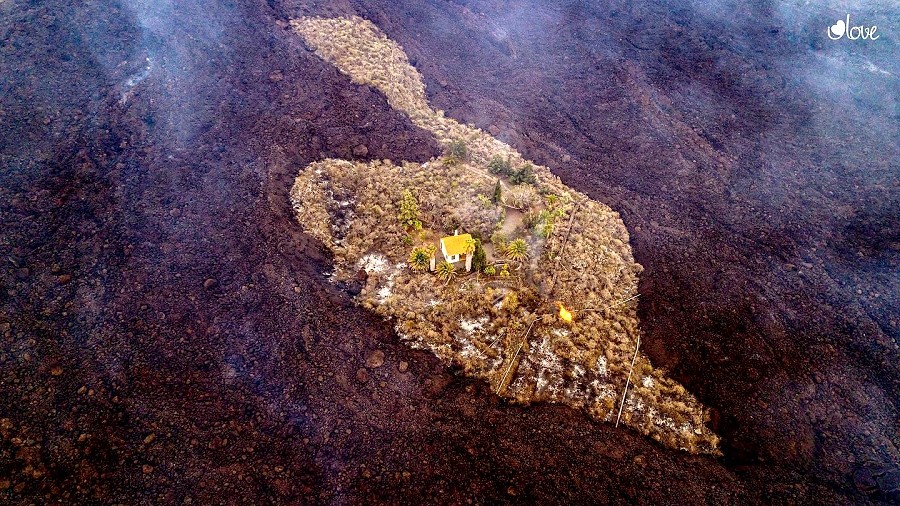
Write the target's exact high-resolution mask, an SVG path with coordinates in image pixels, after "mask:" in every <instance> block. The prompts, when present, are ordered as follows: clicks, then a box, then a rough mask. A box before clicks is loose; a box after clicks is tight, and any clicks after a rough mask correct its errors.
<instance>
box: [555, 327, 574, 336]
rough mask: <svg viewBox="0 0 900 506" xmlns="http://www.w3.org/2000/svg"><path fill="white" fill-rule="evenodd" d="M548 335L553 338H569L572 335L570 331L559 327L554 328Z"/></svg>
mask: <svg viewBox="0 0 900 506" xmlns="http://www.w3.org/2000/svg"><path fill="white" fill-rule="evenodd" d="M550 333H551V334H553V335H554V336H555V337H569V336H570V335H572V331H570V330H569V329H564V328H560V327H554V328H553V329H550Z"/></svg>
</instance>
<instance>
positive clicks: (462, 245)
mask: <svg viewBox="0 0 900 506" xmlns="http://www.w3.org/2000/svg"><path fill="white" fill-rule="evenodd" d="M471 240H472V234H460V235H451V236H447V237H441V247H443V248H444V251H446V252H447V254H448V255H450V256H456V255H462V254H463V253H465V252H466V242H468V241H471Z"/></svg>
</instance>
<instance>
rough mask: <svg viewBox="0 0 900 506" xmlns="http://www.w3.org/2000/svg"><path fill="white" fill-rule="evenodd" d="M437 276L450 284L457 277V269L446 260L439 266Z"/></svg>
mask: <svg viewBox="0 0 900 506" xmlns="http://www.w3.org/2000/svg"><path fill="white" fill-rule="evenodd" d="M435 273H436V274H437V277H438V279H440V280H441V281H443V282H445V283H449V282H450V280H451V279H453V276H455V275H456V267H454V266H453V264H451V263H450V262H448V261H446V260H444V261H443V262H441V263H439V264H437V270H436V272H435Z"/></svg>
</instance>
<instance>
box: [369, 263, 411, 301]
mask: <svg viewBox="0 0 900 506" xmlns="http://www.w3.org/2000/svg"><path fill="white" fill-rule="evenodd" d="M404 267H406V264H404V263H399V264H397V265H395V266H394V267H393V270H391V273H390V274H388V277H387V279H386V280H385V281H384V284H383V285H382V286H381V288H379V289H378V291H377V292H375V296H376V299H377V300H378V303H379V304H383V303H384V302H385V301H386V300H388V299H389V298H390V297H391V295H394V292H393V290H394V278H396V277H397V273H399V272H400V271H401V270H402V269H403V268H404Z"/></svg>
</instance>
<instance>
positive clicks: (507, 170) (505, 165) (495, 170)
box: [487, 155, 513, 177]
mask: <svg viewBox="0 0 900 506" xmlns="http://www.w3.org/2000/svg"><path fill="white" fill-rule="evenodd" d="M487 168H488V172H490V173H491V174H494V175H495V176H503V177H509V176H511V175H512V173H513V170H512V164H510V162H509V159H508V158H503V157H501V156H500V155H497V156H495V157H493V158H491V161H490V163H488V166H487Z"/></svg>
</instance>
